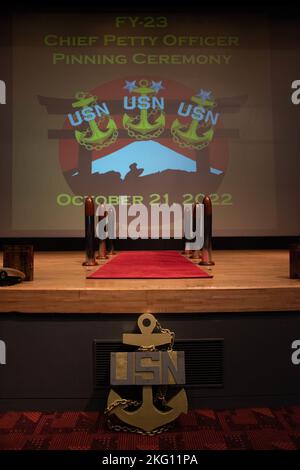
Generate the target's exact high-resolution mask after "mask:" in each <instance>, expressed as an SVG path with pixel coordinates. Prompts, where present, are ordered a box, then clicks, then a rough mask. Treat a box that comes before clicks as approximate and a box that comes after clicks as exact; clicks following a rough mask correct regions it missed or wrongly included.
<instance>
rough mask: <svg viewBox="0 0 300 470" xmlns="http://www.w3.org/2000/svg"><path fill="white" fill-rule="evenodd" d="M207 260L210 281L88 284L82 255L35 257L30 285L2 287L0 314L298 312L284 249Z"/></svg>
mask: <svg viewBox="0 0 300 470" xmlns="http://www.w3.org/2000/svg"><path fill="white" fill-rule="evenodd" d="M213 257H214V261H215V266H213V267H212V268H209V269H210V271H209V272H211V273H212V274H213V276H214V277H213V278H212V279H171V280H170V279H142V280H141V279H95V280H94V279H86V276H87V275H88V274H89V273H91V272H93V271H94V270H95V269H96V268H85V267H83V266H82V262H83V261H84V253H81V252H53V253H52V252H49V253H36V254H35V267H34V269H35V273H34V281H33V282H24V283H23V284H21V285H16V286H10V287H2V288H1V289H0V312H2V313H7V312H19V313H24V314H26V313H57V314H63V313H72V314H80V313H90V314H133V313H136V314H139V313H144V312H151V313H181V314H184V313H199V314H200V313H209V312H214V313H216V312H220V313H225V312H230V313H231V312H237V313H242V312H258V311H259V312H268V311H295V312H297V311H299V310H300V283H299V281H298V280H295V279H289V255H288V251H283V250H278V251H277V250H276V251H275V250H274V251H273V250H270V251H267V250H261V251H255V250H253V251H232V250H230V251H229V250H228V251H215V252H214V253H213ZM105 262H107V261H103V262H101V263H105ZM195 262H196V261H195ZM203 269H205V267H203Z"/></svg>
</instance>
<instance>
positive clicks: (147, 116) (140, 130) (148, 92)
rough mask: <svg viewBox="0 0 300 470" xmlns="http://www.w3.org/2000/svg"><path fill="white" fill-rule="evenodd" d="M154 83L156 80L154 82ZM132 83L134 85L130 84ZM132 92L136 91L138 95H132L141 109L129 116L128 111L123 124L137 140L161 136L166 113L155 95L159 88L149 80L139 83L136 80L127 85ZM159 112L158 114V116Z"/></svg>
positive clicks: (133, 101) (134, 102)
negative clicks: (134, 114)
mask: <svg viewBox="0 0 300 470" xmlns="http://www.w3.org/2000/svg"><path fill="white" fill-rule="evenodd" d="M152 83H154V85H155V84H156V82H152ZM130 84H132V86H130ZM127 88H129V90H130V93H132V92H134V93H136V94H137V95H138V97H135V96H134V97H132V100H131V101H132V103H133V105H134V107H136V103H137V107H138V108H139V109H140V112H139V114H137V115H136V116H129V115H128V114H127V113H125V114H124V116H123V126H124V128H125V129H126V130H127V132H128V135H129V137H133V138H135V139H137V140H149V139H153V138H157V137H159V136H160V135H161V134H162V132H163V131H164V127H165V114H164V112H163V110H161V109H159V106H157V102H156V101H157V100H156V99H155V96H154V95H156V94H157V92H158V91H159V88H157V87H155V86H153V85H152V87H151V86H150V84H149V81H148V80H140V81H139V83H138V85H136V83H135V81H133V82H129V85H127ZM157 114H158V116H157Z"/></svg>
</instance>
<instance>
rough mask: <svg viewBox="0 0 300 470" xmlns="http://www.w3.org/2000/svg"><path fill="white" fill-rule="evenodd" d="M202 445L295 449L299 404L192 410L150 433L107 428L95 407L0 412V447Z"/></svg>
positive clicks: (175, 447) (299, 425) (297, 445)
mask: <svg viewBox="0 0 300 470" xmlns="http://www.w3.org/2000/svg"><path fill="white" fill-rule="evenodd" d="M205 449H206V450H273V449H283V450H295V449H300V406H293V407H289V408H276V409H275V408H272V409H270V408H248V409H236V410H222V411H215V410H211V409H205V410H193V411H190V412H189V413H188V414H187V415H182V416H181V417H180V418H179V419H178V420H177V422H176V425H175V428H174V429H173V430H172V431H169V432H166V433H163V434H160V435H157V436H153V437H150V436H143V435H137V434H126V433H119V432H118V433H117V432H113V431H109V430H108V429H107V427H106V424H105V420H104V417H103V414H102V413H98V412H64V413H40V412H38V411H35V412H34V411H32V412H27V413H26V412H23V413H20V412H19V413H17V412H11V413H0V450H111V451H114V450H205Z"/></svg>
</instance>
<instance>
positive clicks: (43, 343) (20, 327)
mask: <svg viewBox="0 0 300 470" xmlns="http://www.w3.org/2000/svg"><path fill="white" fill-rule="evenodd" d="M213 257H214V260H215V263H216V264H215V266H214V267H213V268H212V270H211V272H212V274H213V276H214V277H213V278H211V279H172V280H170V279H156V280H155V279H143V280H141V279H130V280H119V279H117V280H108V279H98V280H93V279H86V275H87V274H89V273H91V272H92V271H93V270H94V269H95V268H93V269H90V268H89V269H87V268H84V267H83V266H82V261H83V260H84V254H83V253H81V252H60V253H58V252H55V253H51V252H50V253H36V254H35V273H34V278H35V279H34V281H33V282H27V283H26V282H24V283H22V284H21V285H15V286H10V287H3V288H1V289H0V310H1V314H0V339H1V340H2V341H4V342H5V345H6V364H5V365H2V366H1V368H0V379H1V389H0V409H1V410H4V411H5V410H29V409H36V410H53V411H57V410H84V409H90V410H104V407H105V402H106V399H107V394H108V390H109V360H110V352H111V351H120V350H124V349H123V348H124V346H122V344H121V342H122V334H123V333H124V332H132V331H136V320H137V317H138V314H141V313H144V312H151V313H153V314H155V316H156V317H157V319H158V321H159V322H160V324H161V325H162V327H164V328H169V329H170V330H172V331H174V332H175V334H176V340H175V349H178V350H183V351H185V356H186V371H187V372H186V387H185V388H186V390H187V393H188V399H189V406H190V408H199V407H201V408H203V407H206V406H208V407H214V408H216V407H217V408H220V407H225V406H227V407H239V406H277V405H287V404H292V403H298V402H299V393H300V365H299V366H297V365H295V364H293V362H292V354H293V352H294V349H293V348H292V343H293V342H294V341H295V340H298V339H299V338H300V314H299V312H300V283H299V280H291V279H289V277H288V273H289V257H288V251H271V250H270V251H215V252H214V253H213ZM122 393H123V392H122ZM124 393H125V392H124Z"/></svg>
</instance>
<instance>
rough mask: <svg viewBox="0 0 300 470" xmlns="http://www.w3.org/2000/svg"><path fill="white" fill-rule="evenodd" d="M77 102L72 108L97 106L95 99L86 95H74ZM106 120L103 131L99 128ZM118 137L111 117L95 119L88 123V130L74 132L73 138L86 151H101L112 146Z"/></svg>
mask: <svg viewBox="0 0 300 470" xmlns="http://www.w3.org/2000/svg"><path fill="white" fill-rule="evenodd" d="M76 99H77V101H76V102H75V103H73V104H72V107H73V108H77V109H78V108H81V109H84V108H87V107H89V106H95V105H96V104H97V97H96V96H91V95H89V94H88V93H84V92H79V93H77V94H76ZM106 119H107V120H108V122H107V124H106V126H105V130H102V129H101V128H100V126H101V125H102V123H103V122H104V121H105V120H106ZM117 137H118V130H117V126H116V123H115V121H114V120H113V119H112V117H111V116H109V115H108V116H104V115H103V114H102V115H101V116H99V117H98V116H97V118H95V119H92V120H89V121H88V128H87V129H86V130H84V131H77V130H75V138H76V140H77V142H78V143H79V144H80V145H83V146H84V147H85V148H86V149H87V150H101V149H102V148H104V147H108V146H109V145H111V144H113V143H114V142H115V141H116V139H117Z"/></svg>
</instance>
